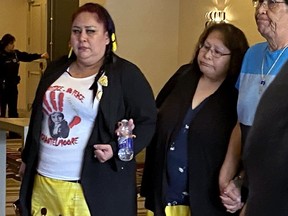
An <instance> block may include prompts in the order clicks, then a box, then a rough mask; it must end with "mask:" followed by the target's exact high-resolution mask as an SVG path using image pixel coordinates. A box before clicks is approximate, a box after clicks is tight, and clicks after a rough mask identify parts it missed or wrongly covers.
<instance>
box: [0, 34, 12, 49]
mask: <svg viewBox="0 0 288 216" xmlns="http://www.w3.org/2000/svg"><path fill="white" fill-rule="evenodd" d="M14 42H15V37H14V36H13V35H11V34H5V35H4V36H3V37H2V39H1V41H0V50H4V49H5V47H6V46H7V45H8V44H10V43H14Z"/></svg>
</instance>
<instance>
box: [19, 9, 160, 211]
mask: <svg viewBox="0 0 288 216" xmlns="http://www.w3.org/2000/svg"><path fill="white" fill-rule="evenodd" d="M70 43H71V47H72V49H73V52H72V55H71V56H69V57H68V58H67V56H65V57H63V58H61V59H59V60H57V61H55V62H53V63H51V64H50V65H49V66H48V67H47V70H46V71H45V73H44V75H43V77H42V79H41V81H40V83H39V86H38V89H37V94H36V96H35V100H34V103H33V109H32V114H31V120H30V125H29V131H28V135H27V139H26V143H25V148H24V149H23V153H22V161H23V163H22V165H21V168H20V174H21V175H22V176H23V177H22V184H21V191H20V209H21V211H22V215H24V216H28V215H40V214H41V215H46V214H47V215H81V216H88V215H93V216H103V215H105V216H119V215H125V216H135V215H136V212H137V205H136V204H137V202H136V179H135V175H136V161H135V159H133V160H131V161H129V162H124V161H121V160H120V159H119V158H118V156H117V151H118V147H117V135H116V133H115V130H116V129H117V123H118V122H119V121H121V120H122V119H133V120H134V124H135V125H136V127H135V130H134V133H135V134H136V136H137V138H135V139H134V153H135V155H136V154H137V153H139V152H140V151H141V150H143V148H145V147H146V146H147V145H148V143H149V142H150V140H151V138H152V135H153V133H154V128H155V122H156V112H157V111H156V107H155V102H154V96H153V93H152V89H151V87H150V85H149V83H148V82H147V80H146V79H145V77H144V75H143V74H142V72H141V71H140V70H139V68H138V67H137V66H136V65H134V64H133V63H131V62H129V61H127V60H125V59H122V58H120V57H118V56H117V55H115V54H114V51H115V49H116V37H115V27H114V23H113V20H112V18H111V17H110V15H109V13H108V12H107V10H106V9H105V8H103V7H102V6H100V5H99V4H96V3H87V4H84V5H83V6H81V7H80V8H79V9H78V10H77V11H76V12H75V13H74V15H73V17H72V28H71V40H70ZM57 125H58V126H57Z"/></svg>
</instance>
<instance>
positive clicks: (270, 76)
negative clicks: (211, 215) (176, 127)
mask: <svg viewBox="0 0 288 216" xmlns="http://www.w3.org/2000/svg"><path fill="white" fill-rule="evenodd" d="M255 9H256V11H255V20H256V24H257V27H258V31H259V33H260V34H261V35H262V36H263V37H264V38H265V39H266V42H262V43H258V44H256V45H254V46H252V47H250V48H249V50H248V51H247V53H246V54H245V57H244V61H243V65H242V69H241V73H240V76H239V79H238V82H237V86H238V89H239V98H238V107H237V109H238V122H239V123H238V124H237V125H236V127H235V128H234V130H233V132H232V136H231V138H230V144H229V149H228V154H227V155H226V159H225V162H224V164H223V166H222V168H221V172H220V177H219V182H220V187H221V188H222V189H223V190H222V198H223V203H224V205H225V207H226V208H227V210H228V211H230V212H234V211H236V210H238V208H239V207H240V206H241V205H239V200H240V192H239V190H238V189H237V188H236V187H235V184H234V181H233V180H232V179H233V178H234V177H235V176H238V175H239V174H238V173H239V170H241V168H242V167H241V152H242V148H243V145H244V144H245V143H246V138H247V137H248V132H249V130H250V128H251V126H252V125H253V121H254V115H255V112H256V108H257V106H258V103H259V101H260V99H261V97H262V95H263V93H264V92H265V90H266V89H267V88H268V86H269V85H270V83H272V81H273V80H274V78H275V77H276V75H277V74H278V72H279V71H280V69H281V68H282V66H283V65H284V63H285V62H286V61H287V60H288V49H287V47H288V28H287V22H288V0H285V1H274V0H268V1H267V0H265V1H263V0H259V1H257V2H255ZM271 103H273V101H271ZM252 145H253V144H252ZM244 151H245V149H244ZM250 159H251V158H250ZM247 162H248V163H247V167H248V166H249V161H247ZM260 166H261V164H259V168H260ZM248 168H249V167H248ZM241 172H242V173H243V171H241ZM244 175H245V172H244ZM242 177H243V176H242ZM248 178H249V182H250V176H248ZM249 191H250V192H251V187H250V186H249ZM250 192H249V193H250ZM242 195H243V194H242ZM248 197H249V194H248ZM249 199H250V198H249ZM240 202H241V201H240ZM249 215H250V214H249ZM251 215H256V214H251ZM259 215H260V214H259Z"/></svg>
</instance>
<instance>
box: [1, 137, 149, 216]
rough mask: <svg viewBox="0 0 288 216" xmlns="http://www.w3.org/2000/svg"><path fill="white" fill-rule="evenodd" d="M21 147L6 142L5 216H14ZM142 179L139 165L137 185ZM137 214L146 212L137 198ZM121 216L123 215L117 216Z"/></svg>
mask: <svg viewBox="0 0 288 216" xmlns="http://www.w3.org/2000/svg"><path fill="white" fill-rule="evenodd" d="M20 147H21V140H16V139H15V140H8V141H7V179H6V185H7V190H6V216H15V211H14V208H13V206H12V204H13V202H14V201H16V200H17V198H18V193H19V188H20V181H19V177H18V176H17V175H16V174H15V173H17V170H18V166H19V165H20V160H19V156H20V154H19V151H18V150H19V148H20ZM143 158H144V155H143V154H141V153H140V155H138V156H137V161H140V163H142V162H143ZM141 177H142V166H141V165H139V169H138V170H137V175H136V178H137V183H138V186H139V185H140V182H141ZM137 201H138V213H137V216H146V210H145V208H144V198H143V197H138V198H137ZM119 216H123V215H119Z"/></svg>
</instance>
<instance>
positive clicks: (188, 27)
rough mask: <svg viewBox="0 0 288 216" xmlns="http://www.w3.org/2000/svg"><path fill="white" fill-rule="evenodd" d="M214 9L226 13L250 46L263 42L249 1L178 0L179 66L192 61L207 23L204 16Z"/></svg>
mask: <svg viewBox="0 0 288 216" xmlns="http://www.w3.org/2000/svg"><path fill="white" fill-rule="evenodd" d="M216 2H217V3H218V4H216ZM215 9H219V10H223V9H224V10H225V11H226V19H227V20H228V21H229V23H231V24H234V25H236V26H237V27H239V28H240V29H241V30H242V31H243V32H244V33H245V35H246V37H247V38H248V41H249V44H250V45H252V44H254V43H256V42H259V41H262V40H263V38H262V37H261V36H260V35H259V33H258V31H257V28H256V24H255V20H254V11H255V10H254V8H253V7H252V1H251V0H193V1H191V0H180V19H179V55H178V60H179V61H178V63H179V64H183V63H186V62H188V61H190V60H191V59H192V55H193V52H194V48H195V45H196V43H197V41H198V38H199V35H200V34H201V32H202V31H203V29H204V26H205V22H206V21H207V20H206V18H205V14H206V13H207V12H208V11H211V10H215Z"/></svg>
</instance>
